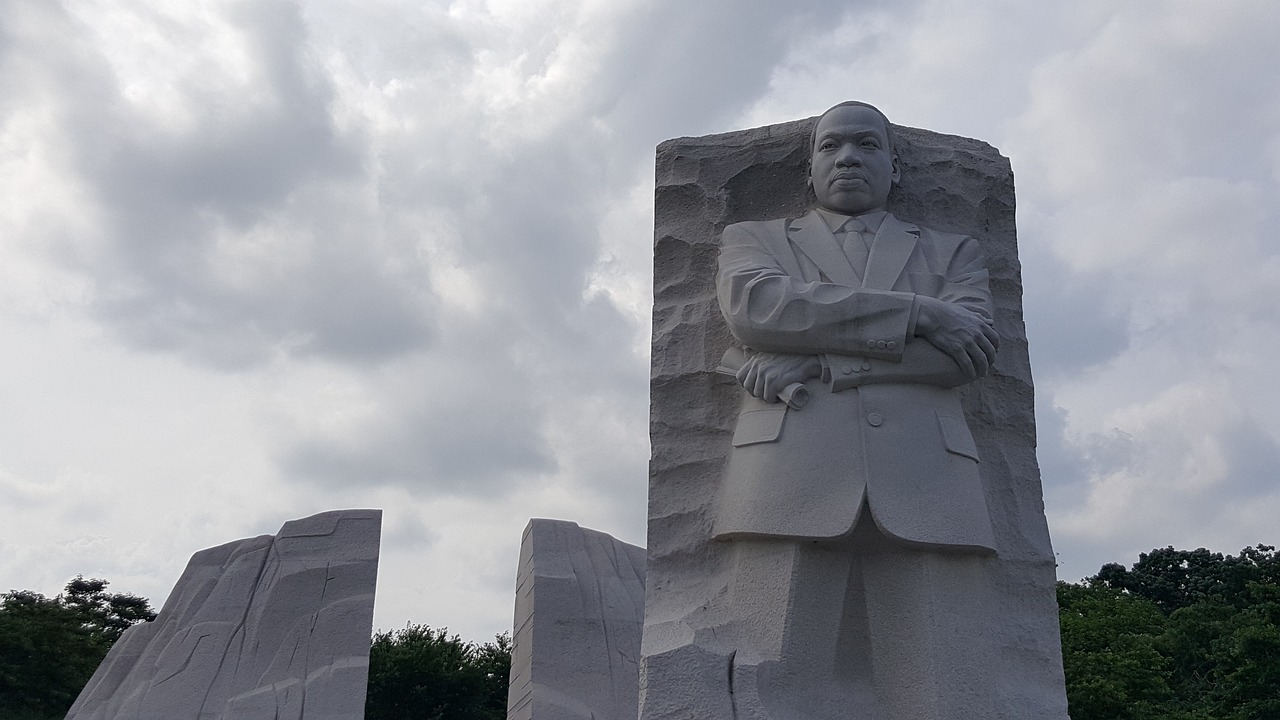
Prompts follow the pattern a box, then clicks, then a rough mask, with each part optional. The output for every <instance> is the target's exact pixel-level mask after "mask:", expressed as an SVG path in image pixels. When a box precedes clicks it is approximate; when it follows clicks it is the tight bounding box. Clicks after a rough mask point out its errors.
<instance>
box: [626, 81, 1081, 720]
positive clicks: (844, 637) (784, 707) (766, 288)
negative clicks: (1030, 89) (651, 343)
mask: <svg viewBox="0 0 1280 720" xmlns="http://www.w3.org/2000/svg"><path fill="white" fill-rule="evenodd" d="M748 132H751V131H748ZM746 134H747V133H742V135H746ZM726 137H727V136H726ZM756 137H757V138H759V139H760V140H761V141H766V142H767V140H766V138H768V139H770V140H771V138H772V135H771V134H769V133H768V132H767V131H766V132H764V133H761V134H759V135H757V136H756ZM807 151H808V158H809V163H808V178H807V182H808V190H809V192H810V193H811V195H810V198H811V203H810V209H809V210H808V211H807V212H804V213H803V214H801V215H799V216H798V217H794V216H793V217H789V218H783V219H769V220H750V221H746V222H736V223H732V224H728V225H727V226H725V227H724V230H723V232H722V234H721V241H720V249H719V255H718V260H717V271H716V276H715V295H716V299H717V300H718V305H719V309H720V312H721V314H722V315H723V319H724V322H725V325H726V326H727V328H728V331H729V333H730V334H731V336H732V344H731V346H730V347H729V348H728V350H727V352H725V354H724V356H723V358H722V360H721V361H720V367H719V368H718V371H719V372H721V373H725V374H732V375H733V376H734V377H735V379H736V381H737V382H738V383H740V385H741V388H742V389H741V390H739V394H740V396H741V400H740V402H741V408H740V411H739V413H738V414H737V419H736V422H735V423H734V424H733V426H732V427H733V434H732V440H731V444H732V448H731V449H730V450H729V451H728V455H727V458H726V460H725V461H724V464H723V471H722V472H721V473H720V480H719V484H718V489H717V490H716V493H715V496H714V499H711V500H708V501H706V502H705V504H704V507H706V508H707V510H706V512H705V515H706V517H705V519H704V520H703V522H704V523H705V524H706V525H709V530H708V531H707V533H708V535H709V542H707V543H705V544H704V545H701V546H697V547H700V548H705V550H696V549H695V545H694V544H693V543H694V541H691V540H687V539H686V540H683V541H681V542H682V543H683V544H679V545H678V544H677V543H675V542H673V541H670V540H662V539H660V538H658V536H657V534H656V533H655V523H656V522H661V523H665V524H668V525H669V524H672V523H673V522H675V519H676V518H680V517H682V516H681V515H680V514H677V513H673V512H671V511H668V510H662V509H661V507H662V506H665V505H670V504H671V503H669V502H668V500H667V498H666V494H668V493H676V492H680V493H685V495H684V497H683V499H682V500H681V502H683V503H685V507H692V508H694V509H697V508H698V507H699V506H697V505H696V504H693V503H696V502H697V500H696V498H695V497H694V496H692V495H691V494H690V493H688V492H687V491H685V490H683V489H681V488H677V487H676V486H674V485H670V482H669V481H668V482H664V484H663V486H661V487H659V486H653V485H651V495H650V517H651V521H650V552H651V559H650V590H649V599H648V602H647V607H646V629H645V638H644V645H645V647H644V649H643V651H642V655H643V659H642V666H641V695H642V710H641V717H642V718H644V720H656V719H658V718H663V719H665V718H684V717H688V718H713V717H714V718H718V717H724V718H733V720H835V719H836V718H841V719H844V718H876V719H879V718H890V719H892V720H956V719H958V718H975V719H977V718H983V719H985V718H1011V717H1033V716H1034V717H1046V718H1047V717H1056V718H1063V719H1065V716H1066V713H1065V710H1066V708H1065V697H1064V696H1063V693H1062V689H1061V687H1062V686H1061V665H1060V655H1058V656H1057V657H1056V658H1055V657H1054V651H1056V650H1057V640H1056V629H1057V628H1056V614H1054V615H1050V613H1052V612H1053V605H1052V572H1051V568H1052V565H1051V562H1052V554H1051V550H1050V551H1049V553H1048V556H1047V557H1046V556H1045V553H1044V550H1047V549H1048V537H1047V534H1044V533H1043V510H1042V508H1036V512H1035V517H1030V516H1028V517H1027V518H1022V517H1015V518H1012V519H1009V520H1007V521H1004V525H1003V526H1002V527H1003V528H1004V530H1003V536H1002V538H1001V539H999V540H998V539H997V537H996V532H995V530H994V529H993V518H992V513H991V512H989V509H988V497H989V492H990V490H989V487H988V486H985V485H984V479H983V475H982V473H980V462H981V460H982V458H980V455H979V452H978V443H977V442H975V438H974V434H973V433H972V432H971V429H970V427H969V424H968V422H967V421H966V413H965V407H964V405H963V404H962V394H963V393H962V388H963V386H966V385H968V384H970V383H973V382H974V381H977V380H979V379H980V378H982V377H983V376H984V375H985V374H986V373H987V372H988V370H989V369H990V368H991V367H992V365H993V364H994V362H995V358H996V351H997V347H998V345H999V344H1000V336H999V334H998V333H997V332H996V330H995V325H996V321H995V317H996V315H995V306H994V303H993V299H992V293H991V288H990V287H989V273H988V269H987V266H986V264H985V261H984V258H983V253H982V250H981V248H980V247H979V243H978V241H977V240H975V239H974V238H972V237H969V236H967V235H964V234H957V233H949V232H941V231H937V230H933V229H930V228H928V227H923V226H920V225H917V224H914V223H911V222H907V221H905V220H903V219H900V218H898V217H896V216H895V215H894V214H892V213H891V212H889V211H888V209H887V204H888V200H889V197H890V192H891V190H892V188H893V187H894V185H896V184H897V182H898V180H899V179H900V177H901V167H900V164H899V159H898V156H897V153H896V152H895V147H894V129H893V128H892V126H891V125H890V123H889V121H888V119H887V118H886V117H885V116H884V115H883V113H881V112H880V111H879V110H878V109H876V108H875V107H873V106H871V105H868V104H866V103H861V102H845V103H840V104H838V105H836V106H834V107H832V108H831V109H830V110H828V111H827V112H825V113H823V115H821V116H820V117H819V118H818V120H817V123H816V124H815V125H814V126H813V130H812V132H811V134H810V137H809V143H808V148H807ZM691 152H692V151H691ZM660 153H661V150H660ZM682 159H683V158H680V157H677V158H676V159H675V161H674V162H675V164H674V165H673V170H672V171H671V174H672V175H673V176H678V177H680V178H684V182H685V183H686V184H687V183H688V182H689V180H688V178H690V177H692V176H693V174H694V171H693V170H691V169H690V168H689V167H687V166H681V165H680V162H681V160H682ZM699 159H701V158H699ZM661 162H662V158H661V157H660V168H661ZM686 165H687V163H686ZM661 172H662V171H661V169H660V175H661ZM746 175H747V173H746V172H745V171H741V176H743V177H745V176H746ZM698 180H699V181H702V178H701V177H699V178H698ZM722 182H724V185H725V186H726V187H733V188H734V190H735V191H736V192H738V193H739V194H741V195H745V196H750V191H749V189H747V184H748V181H746V180H743V181H741V182H740V183H739V184H738V185H736V186H735V185H734V183H736V182H739V181H738V177H735V176H730V177H729V179H728V180H725V181H722ZM660 186H661V182H660ZM660 191H661V187H660ZM1010 191H1011V187H1010ZM753 199H754V201H755V202H756V203H757V204H767V203H768V202H770V201H769V200H768V199H767V198H765V199H762V198H760V197H759V196H758V195H757V196H754V198H753ZM681 202H682V203H683V204H684V205H685V206H686V207H687V206H689V203H688V201H687V199H684V200H682V201H681ZM788 202H789V201H788ZM784 204H786V203H784ZM791 204H792V205H794V203H791ZM726 205H727V206H728V209H727V210H726V211H725V214H726V215H729V216H732V215H734V214H735V213H736V214H739V215H742V214H745V215H748V216H751V215H753V214H754V215H755V216H756V217H760V215H759V214H758V213H757V212H756V208H755V207H747V208H746V209H745V210H744V209H743V205H738V206H735V205H734V204H733V198H732V197H730V200H729V201H728V202H726ZM1011 212H1012V211H1011V208H1010V210H1009V213H1010V216H1011ZM764 217H769V216H768V215H764ZM679 227H681V228H682V229H681V232H687V230H684V229H683V228H684V227H685V226H679ZM663 239H664V237H663V236H662V235H661V233H660V236H659V244H660V245H661V241H662V240H663ZM691 264H692V263H691ZM667 282H668V284H669V281H667ZM655 287H660V286H659V285H657V284H656V285H655ZM684 292H685V293H686V295H685V296H686V297H687V293H688V290H687V289H685V290H684ZM659 304H660V303H659V293H657V292H656V293H655V362H654V365H655V378H658V377H659V376H660V375H661V373H660V367H661V364H662V363H665V362H668V361H667V360H665V359H664V358H660V357H658V356H657V354H656V353H657V347H658V340H657V336H658V333H659V332H660V329H661V328H662V327H663V321H662V320H661V319H660V317H661V316H660V314H659V310H658V307H657V306H658V305H659ZM684 316H685V317H688V316H689V310H688V309H687V308H686V310H684ZM671 337H678V336H676V335H672V336H671ZM721 347H723V346H721ZM657 382H659V380H655V383H657ZM1027 382H1028V384H1029V374H1028V377H1027ZM656 402H657V400H655V403H656ZM1020 420H1021V418H1020ZM670 455H671V449H670V448H659V446H658V442H657V441H656V440H655V449H654V458H655V463H656V462H658V461H659V460H662V461H663V462H664V463H665V462H666V460H665V458H666V456H670ZM691 462H692V461H686V464H690V463H691ZM1006 465H1007V463H1006ZM672 467H675V466H672ZM1032 470H1033V471H1034V460H1032ZM651 472H658V473H660V474H659V475H656V476H655V477H656V478H657V479H658V480H662V479H663V477H662V475H661V473H666V474H673V471H672V470H662V469H658V470H654V469H652V466H651ZM1001 472H1003V470H1001ZM674 474H676V475H679V473H674ZM655 482H657V480H655ZM1034 489H1035V492H1036V493H1037V496H1036V497H1037V499H1038V492H1039V488H1038V483H1036V485H1035V486H1034ZM1024 505H1025V503H1024ZM681 512H682V513H683V514H684V515H691V516H693V515H692V514H691V513H690V512H689V511H688V510H684V511H681ZM1019 512H1021V510H1019ZM1009 527H1018V528H1019V529H1022V528H1024V527H1025V528H1026V530H1027V531H1026V532H1025V533H1024V537H1025V538H1029V540H1028V541H1027V542H1023V543H1021V544H1018V545H1015V544H1011V543H1010V541H1009V540H1008V538H1009V537H1010V533H1009V532H1008V528H1009ZM664 545H665V546H670V547H664ZM1014 547H1016V550H1017V551H1016V552H1014V553H1011V554H1010V556H1009V557H1003V558H1002V557H1001V556H1002V554H1004V553H1005V552H1006V548H1014ZM694 552H704V553H705V557H704V558H703V559H701V560H697V561H692V560H688V561H681V562H685V564H686V565H687V566H689V567H692V566H693V565H694V564H697V563H701V564H703V565H705V566H706V568H707V571H706V573H705V575H706V576H707V577H711V578H715V579H714V580H708V581H706V582H704V583H703V585H704V587H702V588H699V589H698V592H701V593H702V595H701V596H700V597H695V596H694V595H693V592H694V591H689V595H690V597H689V598H688V599H686V598H679V597H677V595H678V593H679V589H678V586H677V585H676V584H675V582H674V581H672V580H667V579H666V578H668V577H670V578H676V577H678V576H679V575H680V574H682V573H683V574H685V575H686V577H691V576H692V573H691V572H689V570H687V569H683V568H678V569H676V570H674V571H673V570H671V569H668V568H671V567H674V566H673V565H672V564H671V563H673V562H676V561H675V560H673V558H678V557H680V556H681V554H682V553H683V554H684V555H685V556H690V557H691V556H693V553H694ZM655 558H656V562H658V563H659V564H658V565H657V566H655V565H654V563H655ZM1002 563H1003V564H1002ZM655 567H657V572H655V570H654V568H655ZM1046 570H1049V572H1048V573H1047V574H1046V572H1045V571H1046ZM1020 574H1021V575H1022V576H1025V577H1028V578H1033V580H1032V581H1030V582H1028V587H1030V586H1032V585H1034V588H1033V589H1032V591H1031V592H1029V593H1028V594H1027V597H1030V598H1033V600H1031V601H1030V602H1026V603H1024V607H1025V608H1026V611H1025V612H1026V616H1027V617H1033V618H1034V623H1033V624H1034V625H1035V627H1034V628H1031V631H1028V632H1025V633H1024V636H1025V639H1026V648H1025V649H1026V657H1027V663H1028V665H1027V667H1028V668H1033V669H1029V670H1028V671H1027V672H1026V673H1025V675H1024V674H1022V673H1021V671H1017V672H1014V673H1008V674H1005V675H1003V676H1001V674H1000V673H995V672H993V671H992V668H993V667H995V666H996V665H1000V666H1001V667H1002V668H1003V667H1004V666H1005V665H1008V664H1010V663H1009V661H1008V660H1007V659H999V660H996V661H995V663H994V664H993V662H992V661H993V659H995V658H996V657H997V655H998V654H999V653H1001V652H1003V651H1002V648H1003V647H1005V646H1007V645H1009V637H1010V636H1011V635H1015V634H1016V632H1009V631H1006V630H1003V629H1002V630H999V631H992V628H993V627H994V626H995V625H996V624H999V623H1001V622H1002V621H1004V619H1005V618H1003V617H1001V613H1002V612H1005V611H1006V610H1007V608H1008V607H1009V606H1010V605H1013V604H1016V603H1017V602H1019V601H1018V600H1011V599H1009V598H1016V597H1018V594H1017V593H1016V592H1015V593H1012V594H1010V595H1009V596H1008V598H999V599H996V598H997V595H998V593H1000V592H1002V591H1003V588H996V587H993V586H995V585H1003V584H1005V583H1006V582H1007V580H1008V578H1011V577H1016V576H1019V575H1020ZM718 583H719V584H718ZM699 601H700V602H699ZM1046 601H1047V602H1046ZM693 602H699V604H698V605H697V606H696V607H695V606H693V604H692V603H693ZM682 603H683V604H682ZM1019 612H1022V611H1019ZM682 613H683V614H682ZM1005 617H1008V618H1010V620H1009V621H1010V622H1020V621H1021V620H1020V619H1019V620H1013V619H1012V616H1005ZM1028 627H1030V626H1028ZM1050 630H1051V631H1052V632H1053V635H1050ZM997 636H998V638H997ZM1015 642H1017V641H1016V640H1015ZM1010 651H1011V652H1012V651H1013V650H1012V648H1011V649H1010ZM717 658H721V659H723V661H724V662H725V663H726V664H727V668H725V669H726V670H727V673H725V676H726V680H725V682H727V688H725V689H724V692H723V693H722V695H723V697H721V696H719V695H717V693H720V691H719V689H718V686H717V683H718V682H720V681H717V680H716V679H715V678H714V677H713V676H712V673H713V669H714V667H715V665H716V664H717V662H718V660H717ZM1033 666H1034V667H1033ZM721 667H723V665H722V666H721ZM1018 688H1021V689H1018ZM1020 693H1025V695H1026V698H1020V697H1016V696H1017V695H1018V694H1020ZM1025 712H1029V713H1031V714H1024V713H1025Z"/></svg>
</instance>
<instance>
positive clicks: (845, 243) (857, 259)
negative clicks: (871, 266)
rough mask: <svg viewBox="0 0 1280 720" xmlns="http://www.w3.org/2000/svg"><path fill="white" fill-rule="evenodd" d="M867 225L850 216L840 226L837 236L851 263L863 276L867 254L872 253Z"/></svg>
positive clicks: (859, 274) (860, 275) (859, 275)
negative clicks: (868, 240)
mask: <svg viewBox="0 0 1280 720" xmlns="http://www.w3.org/2000/svg"><path fill="white" fill-rule="evenodd" d="M867 235H868V233H867V226H866V225H864V224H863V223H862V221H861V220H859V219H857V218H849V219H848V220H846V221H845V222H844V224H843V225H841V226H840V230H839V231H838V232H837V237H838V238H839V239H840V249H841V250H844V256H845V257H847V258H849V264H850V265H852V266H853V269H854V270H855V271H856V272H857V273H858V277H859V278H861V277H862V276H863V275H865V274H866V271H867V256H868V255H870V254H871V246H870V244H869V243H868V242H867Z"/></svg>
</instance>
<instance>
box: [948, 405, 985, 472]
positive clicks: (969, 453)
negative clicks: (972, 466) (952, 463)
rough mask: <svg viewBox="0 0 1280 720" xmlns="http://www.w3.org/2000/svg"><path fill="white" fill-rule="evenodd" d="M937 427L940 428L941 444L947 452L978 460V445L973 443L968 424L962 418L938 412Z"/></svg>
mask: <svg viewBox="0 0 1280 720" xmlns="http://www.w3.org/2000/svg"><path fill="white" fill-rule="evenodd" d="M938 427H940V428H941V429H942V444H943V446H944V447H946V449H947V452H951V453H955V454H956V455H963V456H964V457H967V458H969V459H971V460H973V461H974V462H980V461H979V460H978V446H977V444H976V443H974V441H973V433H971V432H969V424H968V423H966V422H965V421H964V418H957V417H951V416H950V415H943V414H942V413H938Z"/></svg>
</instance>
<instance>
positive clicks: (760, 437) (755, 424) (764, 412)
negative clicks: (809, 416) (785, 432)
mask: <svg viewBox="0 0 1280 720" xmlns="http://www.w3.org/2000/svg"><path fill="white" fill-rule="evenodd" d="M786 415H787V406H786V405H784V404H782V403H778V404H777V406H776V407H767V408H762V409H760V410H745V411H743V412H742V413H741V414H739V415H738V428H737V430H734V432H733V446H734V447H742V446H743V445H754V444H756V443H765V442H773V441H774V440H777V439H778V437H779V436H780V435H782V419H783V418H784V417H786Z"/></svg>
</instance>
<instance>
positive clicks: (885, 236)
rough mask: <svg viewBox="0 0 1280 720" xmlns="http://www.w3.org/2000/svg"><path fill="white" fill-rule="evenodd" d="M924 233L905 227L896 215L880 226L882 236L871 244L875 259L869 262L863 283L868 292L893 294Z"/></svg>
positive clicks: (870, 259)
mask: <svg viewBox="0 0 1280 720" xmlns="http://www.w3.org/2000/svg"><path fill="white" fill-rule="evenodd" d="M919 237H920V229H919V228H918V227H916V226H915V225H912V224H910V223H904V222H902V221H901V220H899V219H897V218H896V217H894V216H893V215H892V214H890V215H886V216H885V218H884V222H882V223H880V232H878V233H876V239H875V240H874V241H873V242H872V243H871V255H870V256H868V258H867V272H866V276H865V277H864V278H863V280H862V287H863V289H865V290H892V289H893V286H894V285H895V284H897V282H898V278H899V277H900V276H901V275H902V270H903V268H905V267H906V266H907V260H908V259H909V258H910V257H911V253H912V252H913V251H914V250H915V249H916V240H917V239H918V238H919Z"/></svg>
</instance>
